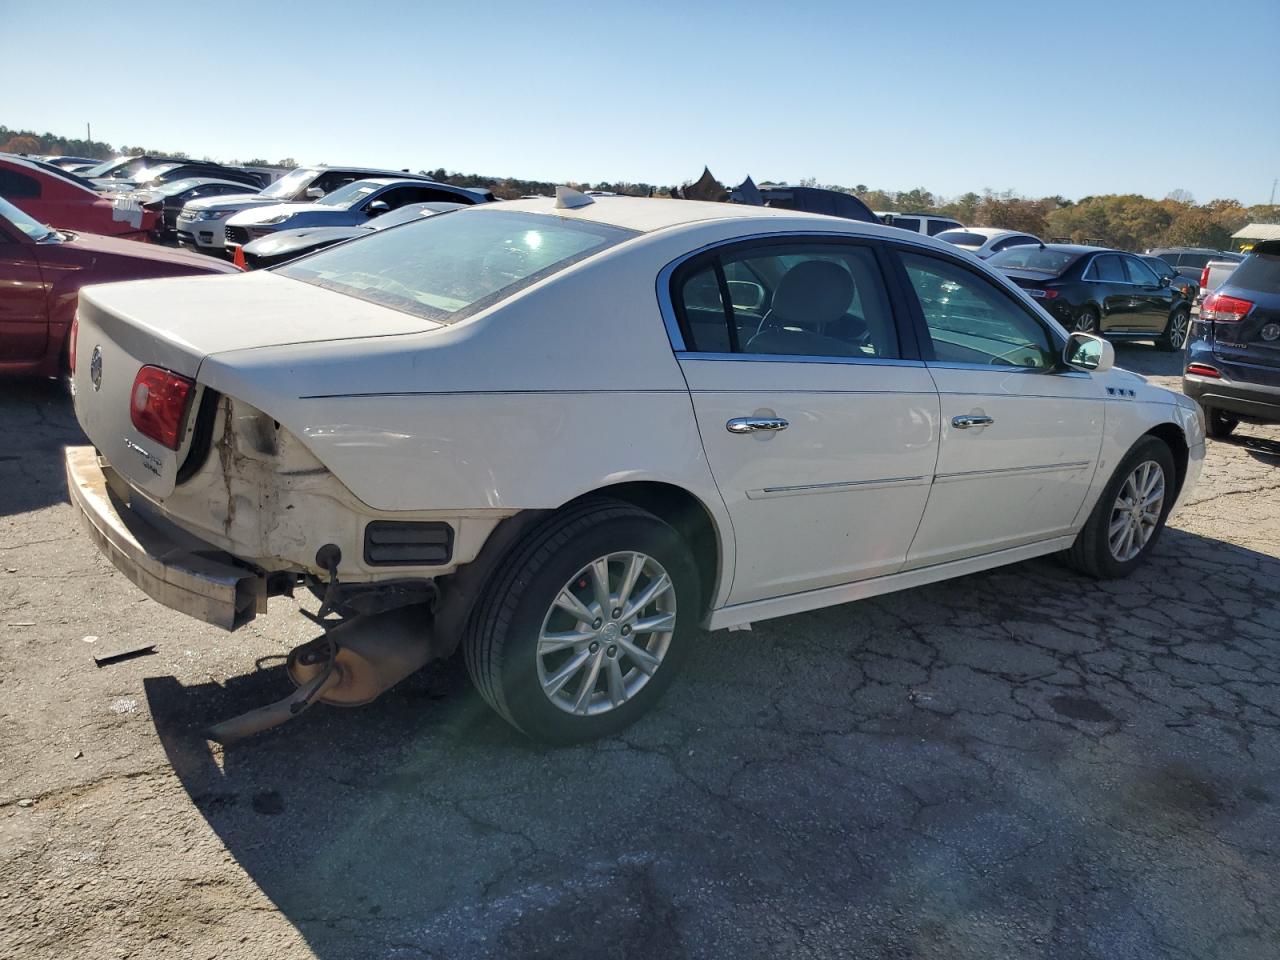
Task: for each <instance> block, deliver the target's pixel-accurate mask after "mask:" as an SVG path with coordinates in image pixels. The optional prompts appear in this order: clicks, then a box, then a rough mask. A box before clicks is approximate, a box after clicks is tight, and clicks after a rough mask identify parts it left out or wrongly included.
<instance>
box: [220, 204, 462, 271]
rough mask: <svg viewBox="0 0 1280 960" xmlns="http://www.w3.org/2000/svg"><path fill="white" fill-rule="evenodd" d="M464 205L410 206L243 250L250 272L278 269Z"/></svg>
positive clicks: (286, 233)
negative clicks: (364, 221)
mask: <svg viewBox="0 0 1280 960" xmlns="http://www.w3.org/2000/svg"><path fill="white" fill-rule="evenodd" d="M465 206H466V204H464V203H445V202H443V201H432V202H431V203H410V204H406V205H405V206H403V207H400V208H399V209H396V210H392V211H391V212H390V213H384V214H383V215H382V216H380V217H374V218H373V219H372V220H370V221H368V222H367V223H361V224H357V225H356V226H352V227H299V228H298V229H297V230H281V231H280V232H279V233H269V234H267V235H266V236H265V237H259V238H258V239H257V240H250V241H249V242H248V243H246V244H245V245H244V246H243V247H242V248H241V250H242V252H243V256H244V260H245V266H246V267H248V268H249V269H250V270H260V269H262V268H263V267H274V266H276V265H277V264H280V263H286V262H287V261H289V260H295V259H297V258H298V257H301V256H302V255H304V254H307V253H315V252H316V251H317V250H321V249H323V248H325V247H331V246H333V245H334V244H335V243H342V242H343V241H344V240H354V239H355V238H356V237H364V236H368V235H369V234H370V233H372V232H373V231H374V230H385V229H387V227H396V226H399V225H400V224H402V223H408V222H409V221H410V220H421V219H422V218H423V217H434V216H435V215H436V214H437V213H448V212H449V211H450V210H461V209H463V208H464V207H465Z"/></svg>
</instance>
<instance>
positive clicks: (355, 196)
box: [316, 180, 382, 210]
mask: <svg viewBox="0 0 1280 960" xmlns="http://www.w3.org/2000/svg"><path fill="white" fill-rule="evenodd" d="M381 188H382V184H380V183H370V182H369V181H368V180H357V181H356V182H355V183H348V184H347V185H346V186H343V187H339V188H338V189H337V190H335V191H333V193H330V194H328V195H326V196H323V197H321V198H320V199H319V200H317V201H316V203H317V204H319V205H321V206H325V207H337V208H338V209H340V210H349V209H350V208H351V207H354V206H355V205H356V204H357V203H359V202H360V201H361V200H363V199H364V198H365V197H367V196H368V195H369V194H371V193H373V191H375V190H380V189H381Z"/></svg>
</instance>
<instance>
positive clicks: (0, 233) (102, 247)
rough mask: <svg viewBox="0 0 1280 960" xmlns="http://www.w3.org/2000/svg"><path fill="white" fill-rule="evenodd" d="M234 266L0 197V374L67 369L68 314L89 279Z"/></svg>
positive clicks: (175, 273) (172, 274)
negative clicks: (54, 217) (51, 216)
mask: <svg viewBox="0 0 1280 960" xmlns="http://www.w3.org/2000/svg"><path fill="white" fill-rule="evenodd" d="M234 272H235V268H234V267H232V266H230V265H229V264H226V263H222V262H220V261H218V260H211V259H209V258H208V257H202V256H200V255H199V254H194V253H185V252H183V251H181V250H170V249H167V248H165V247H158V246H155V245H154V244H149V243H135V242H134V241H132V240H120V239H117V238H115V237H102V236H97V235H96V234H92V233H72V232H70V231H66V230H54V229H53V228H51V227H49V226H46V225H45V224H43V223H41V222H40V221H39V220H37V219H35V218H34V217H32V216H29V215H28V214H26V213H23V212H22V211H21V210H19V209H18V208H17V207H15V206H14V205H13V204H11V203H9V202H8V201H7V200H5V199H4V198H2V197H0V287H3V288H4V296H3V297H0V375H4V374H15V375H24V376H37V377H53V376H57V375H58V374H59V373H61V372H63V371H64V370H65V367H66V363H67V337H68V334H69V331H70V329H71V320H72V317H73V316H74V315H75V311H76V301H77V299H78V297H79V293H80V288H81V287H82V286H85V285H86V284H90V283H111V282H113V281H116V280H140V279H144V278H151V277H182V276H191V275H193V274H200V273H234Z"/></svg>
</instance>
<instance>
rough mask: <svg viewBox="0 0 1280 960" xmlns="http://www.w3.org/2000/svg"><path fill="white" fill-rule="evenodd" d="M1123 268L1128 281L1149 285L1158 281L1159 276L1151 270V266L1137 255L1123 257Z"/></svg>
mask: <svg viewBox="0 0 1280 960" xmlns="http://www.w3.org/2000/svg"><path fill="white" fill-rule="evenodd" d="M1124 269H1125V273H1126V274H1127V275H1128V277H1129V282H1130V283H1139V284H1142V285H1143V286H1146V287H1150V286H1153V285H1155V284H1157V283H1159V282H1160V278H1159V277H1157V276H1156V275H1155V273H1154V272H1152V270H1151V268H1150V267H1148V266H1147V265H1146V264H1145V263H1143V262H1142V261H1141V260H1139V259H1138V258H1137V257H1125V258H1124Z"/></svg>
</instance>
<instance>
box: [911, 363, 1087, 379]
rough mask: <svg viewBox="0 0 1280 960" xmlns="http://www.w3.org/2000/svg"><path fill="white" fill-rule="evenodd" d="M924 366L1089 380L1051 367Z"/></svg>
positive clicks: (1082, 373)
mask: <svg viewBox="0 0 1280 960" xmlns="http://www.w3.org/2000/svg"><path fill="white" fill-rule="evenodd" d="M925 366H927V367H928V368H929V369H930V370H984V371H986V372H987V373H999V374H1006V373H1026V374H1032V375H1035V376H1042V375H1044V374H1050V375H1052V376H1055V377H1075V378H1077V379H1089V377H1090V375H1089V374H1088V373H1087V372H1086V371H1084V370H1075V369H1070V370H1056V369H1054V368H1052V367H1022V366H1016V365H1014V364H1009V365H1008V366H1000V365H999V364H995V363H965V362H963V361H960V360H945V361H944V360H928V361H925Z"/></svg>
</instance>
